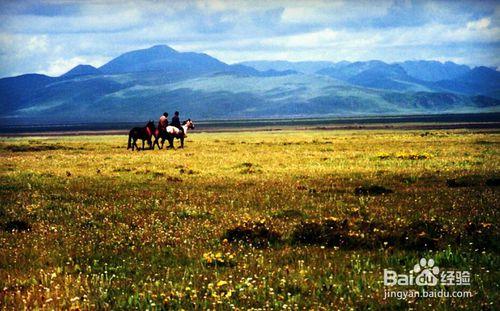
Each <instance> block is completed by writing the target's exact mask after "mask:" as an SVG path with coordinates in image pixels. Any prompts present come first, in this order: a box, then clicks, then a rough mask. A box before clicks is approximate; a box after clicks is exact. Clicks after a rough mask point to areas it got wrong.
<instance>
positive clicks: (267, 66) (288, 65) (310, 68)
mask: <svg viewBox="0 0 500 311" xmlns="http://www.w3.org/2000/svg"><path fill="white" fill-rule="evenodd" d="M239 64H240V65H245V66H249V67H252V68H255V69H257V70H260V71H268V70H275V71H287V70H290V71H295V72H301V73H307V74H312V73H315V72H316V71H318V70H321V69H323V68H327V67H332V66H334V65H335V63H334V62H326V61H308V62H288V61H284V60H277V61H265V60H262V61H249V62H241V63H239Z"/></svg>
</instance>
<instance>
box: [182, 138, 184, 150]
mask: <svg viewBox="0 0 500 311" xmlns="http://www.w3.org/2000/svg"><path fill="white" fill-rule="evenodd" d="M181 148H184V137H181Z"/></svg>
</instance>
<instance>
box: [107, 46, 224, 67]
mask: <svg viewBox="0 0 500 311" xmlns="http://www.w3.org/2000/svg"><path fill="white" fill-rule="evenodd" d="M227 68H228V65H227V64H225V63H223V62H221V61H219V60H217V59H215V58H213V57H211V56H208V55H206V54H202V53H192V52H187V53H180V52H177V51H176V50H174V49H172V48H170V47H168V46H166V45H156V46H153V47H151V48H149V49H144V50H137V51H132V52H128V53H125V54H122V55H120V56H118V57H117V58H115V59H113V60H111V61H110V62H108V63H107V64H105V65H103V66H101V67H100V68H99V70H100V71H102V72H103V73H106V74H120V73H129V72H147V71H166V72H169V71H170V72H176V71H182V70H185V71H189V72H192V73H205V72H210V71H218V70H224V69H227Z"/></svg>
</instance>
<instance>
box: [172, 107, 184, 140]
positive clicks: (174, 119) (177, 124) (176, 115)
mask: <svg viewBox="0 0 500 311" xmlns="http://www.w3.org/2000/svg"><path fill="white" fill-rule="evenodd" d="M170 125H172V126H175V127H176V128H178V129H179V131H180V134H179V135H180V136H184V129H183V128H182V125H181V120H180V119H179V111H176V112H175V113H174V116H173V117H172V124H170Z"/></svg>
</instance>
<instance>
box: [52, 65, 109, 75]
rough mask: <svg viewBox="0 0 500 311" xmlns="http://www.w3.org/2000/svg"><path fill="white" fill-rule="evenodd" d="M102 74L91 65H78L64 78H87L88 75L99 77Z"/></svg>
mask: <svg viewBox="0 0 500 311" xmlns="http://www.w3.org/2000/svg"><path fill="white" fill-rule="evenodd" d="M101 73H102V72H101V71H100V70H99V69H97V68H95V67H94V66H91V65H78V66H76V67H74V68H73V69H71V70H70V71H68V72H66V73H65V74H63V75H62V77H65V78H68V77H76V76H86V75H98V74H101Z"/></svg>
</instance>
